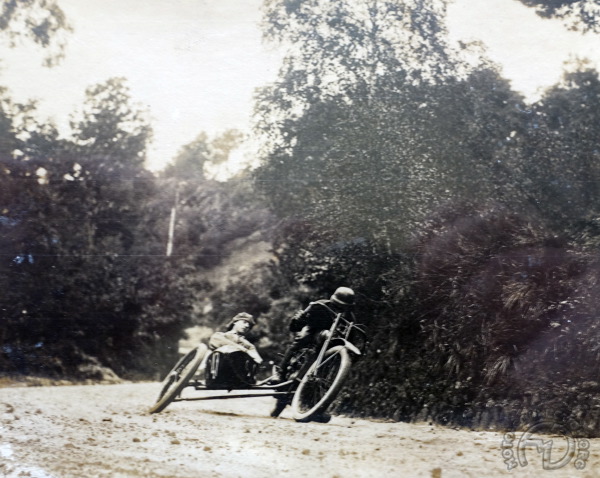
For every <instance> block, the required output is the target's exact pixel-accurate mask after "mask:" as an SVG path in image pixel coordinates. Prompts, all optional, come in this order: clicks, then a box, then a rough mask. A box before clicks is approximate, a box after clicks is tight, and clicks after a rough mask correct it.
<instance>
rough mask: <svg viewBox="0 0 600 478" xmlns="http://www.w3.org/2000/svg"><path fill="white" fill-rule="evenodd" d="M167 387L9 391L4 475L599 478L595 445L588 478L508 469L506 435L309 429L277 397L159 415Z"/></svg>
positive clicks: (0, 424) (535, 463) (336, 424)
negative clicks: (156, 408)
mask: <svg viewBox="0 0 600 478" xmlns="http://www.w3.org/2000/svg"><path fill="white" fill-rule="evenodd" d="M157 389H158V384H121V385H93V386H61V387H8V388H1V389H0V477H10V478H13V477H14V478H16V477H34V478H50V477H54V478H63V477H65V478H67V477H77V478H81V477H111V478H112V477H181V478H187V477H189V478H203V477H249V478H255V477H256V478H262V477H265V478H267V477H269V478H270V477H293V478H296V477H298V478H302V477H311V478H313V477H314V478H316V477H319V478H321V477H324V478H334V477H339V478H345V477H356V478H361V477H377V478H380V477H384V476H393V477H433V478H439V477H478V478H479V477H489V476H492V477H496V476H498V477H507V476H516V477H523V476H526V477H533V476H551V477H553V478H554V477H560V478H563V477H579V476H580V477H582V478H583V477H585V478H592V477H595V476H600V440H590V441H589V444H590V451H591V454H590V457H589V459H588V460H587V462H586V463H585V465H586V466H585V468H584V469H583V470H577V469H576V468H575V467H574V464H575V457H573V458H572V459H571V458H570V457H567V460H569V463H568V464H566V465H565V466H564V467H562V468H561V469H559V470H555V471H544V469H543V461H542V455H540V454H538V453H537V452H536V451H535V448H533V447H531V448H528V449H527V459H528V460H529V463H528V465H527V466H524V467H523V466H518V467H517V468H516V469H513V470H512V471H510V472H509V471H507V467H506V464H505V463H504V458H503V457H502V447H501V442H502V439H503V434H502V433H496V432H476V431H468V430H453V429H449V428H442V427H436V426H430V425H428V424H403V423H381V422H371V421H366V420H354V419H350V418H346V417H334V418H333V420H332V421H331V422H330V423H328V424H317V423H314V424H313V423H309V424H300V423H296V422H294V421H293V420H291V419H290V418H289V415H286V412H284V415H283V418H280V419H272V418H270V417H269V416H268V412H269V410H270V407H271V405H272V400H273V399H271V398H253V399H239V400H230V401H208V402H199V401H188V402H177V403H174V404H172V405H170V406H169V407H168V408H167V409H166V410H165V411H163V412H162V413H160V414H156V415H150V414H148V413H147V408H148V406H149V405H150V404H151V403H152V402H153V401H154V399H155V396H156V394H157ZM196 393H197V392H196ZM559 442H560V443H563V445H564V449H565V450H566V449H568V446H569V445H568V442H567V441H566V440H561V437H554V443H555V448H554V449H553V451H552V453H553V455H552V459H551V460H550V461H549V462H548V463H552V460H554V461H553V462H554V463H556V462H558V458H560V456H561V453H562V454H563V455H564V456H567V455H566V454H565V453H563V452H562V451H561V450H560V449H559V445H558V444H559ZM546 445H547V442H546ZM510 451H511V452H512V451H513V448H511V449H510ZM576 451H581V448H579V449H578V450H576ZM505 453H506V455H507V456H508V455H510V453H508V451H506V450H505Z"/></svg>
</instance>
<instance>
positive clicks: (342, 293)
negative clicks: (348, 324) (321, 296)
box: [331, 287, 354, 307]
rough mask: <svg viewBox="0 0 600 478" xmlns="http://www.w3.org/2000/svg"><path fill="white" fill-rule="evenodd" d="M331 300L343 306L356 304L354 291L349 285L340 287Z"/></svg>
mask: <svg viewBox="0 0 600 478" xmlns="http://www.w3.org/2000/svg"><path fill="white" fill-rule="evenodd" d="M331 301H332V302H333V303H334V304H336V305H339V306H341V307H351V306H352V305H354V291H353V290H352V289H350V288H349V287H338V288H337V289H336V290H335V292H334V293H333V295H332V296H331Z"/></svg>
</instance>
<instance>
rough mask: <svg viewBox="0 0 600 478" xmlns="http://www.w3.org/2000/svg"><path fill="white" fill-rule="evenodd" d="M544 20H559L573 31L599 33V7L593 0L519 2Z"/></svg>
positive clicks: (528, 0)
mask: <svg viewBox="0 0 600 478" xmlns="http://www.w3.org/2000/svg"><path fill="white" fill-rule="evenodd" d="M519 1H520V2H521V3H523V4H525V5H527V6H528V7H533V8H535V10H536V12H537V13H538V15H540V16H541V17H544V18H560V19H561V20H563V21H564V22H565V24H566V25H567V26H568V27H569V28H571V29H573V30H583V31H592V32H595V33H600V22H599V21H598V19H599V18H600V6H599V5H598V2H596V1H595V0H519Z"/></svg>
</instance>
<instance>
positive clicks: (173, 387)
mask: <svg viewBox="0 0 600 478" xmlns="http://www.w3.org/2000/svg"><path fill="white" fill-rule="evenodd" d="M207 350H208V348H207V347H206V345H204V344H200V345H199V346H198V347H196V348H195V349H194V350H192V351H190V352H188V353H187V354H186V355H184V356H183V357H182V358H181V359H180V360H179V362H177V364H175V366H174V367H173V368H172V369H171V371H170V372H169V373H168V374H167V376H166V377H165V378H164V380H163V381H162V383H161V390H160V394H159V395H158V399H157V400H156V403H155V404H154V405H153V406H152V407H151V408H150V410H149V412H150V413H158V412H162V411H163V410H164V409H165V408H167V406H168V405H169V404H170V403H171V402H172V401H173V400H175V398H176V397H177V395H179V394H180V393H181V391H182V390H183V389H184V388H185V386H186V385H187V383H188V382H189V381H190V379H191V378H192V377H193V376H194V374H195V373H196V370H198V367H199V366H200V364H201V363H202V360H203V359H204V356H205V355H206V352H207Z"/></svg>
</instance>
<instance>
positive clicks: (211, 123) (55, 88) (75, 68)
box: [0, 0, 600, 169]
mask: <svg viewBox="0 0 600 478" xmlns="http://www.w3.org/2000/svg"><path fill="white" fill-rule="evenodd" d="M260 4H261V0H174V1H169V2H167V1H165V0H126V1H120V0H59V5H60V6H61V7H62V8H63V10H64V11H65V13H66V15H67V17H68V18H69V21H70V22H71V24H72V25H73V27H74V28H75V33H74V34H73V35H72V36H71V38H70V39H69V42H68V47H67V51H66V55H67V56H66V59H65V60H64V61H63V63H62V64H61V65H60V66H58V67H56V68H54V69H47V68H43V67H42V66H41V61H42V60H41V58H42V56H43V52H38V51H37V50H35V49H34V47H33V46H31V45H25V46H22V47H19V48H17V49H13V50H9V49H8V48H7V47H6V46H5V45H1V48H0V53H1V55H2V56H1V57H0V58H3V59H4V61H2V63H1V66H2V70H1V71H0V84H2V85H6V86H8V87H9V90H10V92H11V94H12V96H13V97H14V99H15V100H18V101H25V100H27V99H31V98H35V99H38V100H39V111H40V114H41V116H42V117H52V118H53V120H54V122H55V123H57V125H58V126H59V127H60V128H61V130H66V126H67V125H68V115H69V113H71V112H72V111H73V110H74V109H75V108H77V107H79V106H80V105H81V104H82V102H83V98H84V90H85V88H86V87H88V86H90V85H92V84H96V83H99V82H103V81H105V80H106V79H108V78H110V77H115V76H122V77H125V78H127V79H128V84H129V85H130V87H131V93H132V96H133V97H134V99H136V100H137V101H139V102H140V103H142V104H144V105H147V106H148V107H149V108H150V110H151V114H152V117H153V127H154V131H155V137H154V143H153V145H152V147H151V149H150V151H149V167H150V168H151V169H157V168H160V167H162V165H164V164H165V163H166V162H167V161H169V160H170V159H171V158H172V157H173V156H174V154H176V152H177V151H178V150H179V148H180V147H181V146H182V145H184V144H187V143H189V142H191V141H192V140H193V139H194V138H195V137H196V136H197V134H198V133H200V132H201V131H206V132H208V133H209V134H215V133H218V132H221V131H223V130H225V129H228V128H237V129H240V130H247V129H248V125H249V117H250V112H251V107H252V93H253V90H254V88H256V87H257V86H260V85H262V84H264V83H266V82H269V81H270V80H271V79H273V78H274V77H275V75H276V73H277V68H278V62H279V54H278V53H277V52H275V51H273V50H269V49H268V48H267V47H265V45H263V44H262V42H261V31H260V27H259V21H260V10H259V9H260ZM449 21H450V27H451V29H452V32H453V33H454V34H455V38H457V39H459V38H462V39H467V40H468V39H477V38H478V39H481V40H483V41H484V42H485V43H486V44H487V45H488V47H489V52H490V55H491V56H492V58H493V59H494V60H496V61H498V62H500V63H501V64H502V65H503V66H504V74H505V76H506V77H508V78H510V79H511V80H513V86H514V87H515V88H516V89H519V90H522V91H523V92H524V93H526V94H527V95H529V96H530V97H533V96H532V95H533V94H534V92H535V91H536V89H537V88H538V87H539V86H542V87H547V86H550V85H552V84H553V83H555V82H556V81H557V80H558V79H560V75H561V68H562V66H563V62H564V61H565V60H568V59H569V55H570V54H573V53H577V54H579V55H582V56H590V57H591V56H593V55H595V59H596V60H598V58H599V55H600V54H598V53H596V52H600V38H599V37H598V36H594V35H590V36H589V38H584V37H582V36H581V35H580V34H577V33H573V32H568V31H567V30H566V29H565V28H564V27H563V26H562V24H561V23H560V22H559V21H555V20H553V21H550V20H542V19H540V18H539V17H537V16H536V15H535V14H534V13H533V11H532V10H528V9H527V8H525V7H524V6H523V5H522V4H520V3H518V2H515V1H514V0H485V1H482V0H457V3H456V5H455V6H453V7H451V9H450V18H449Z"/></svg>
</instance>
